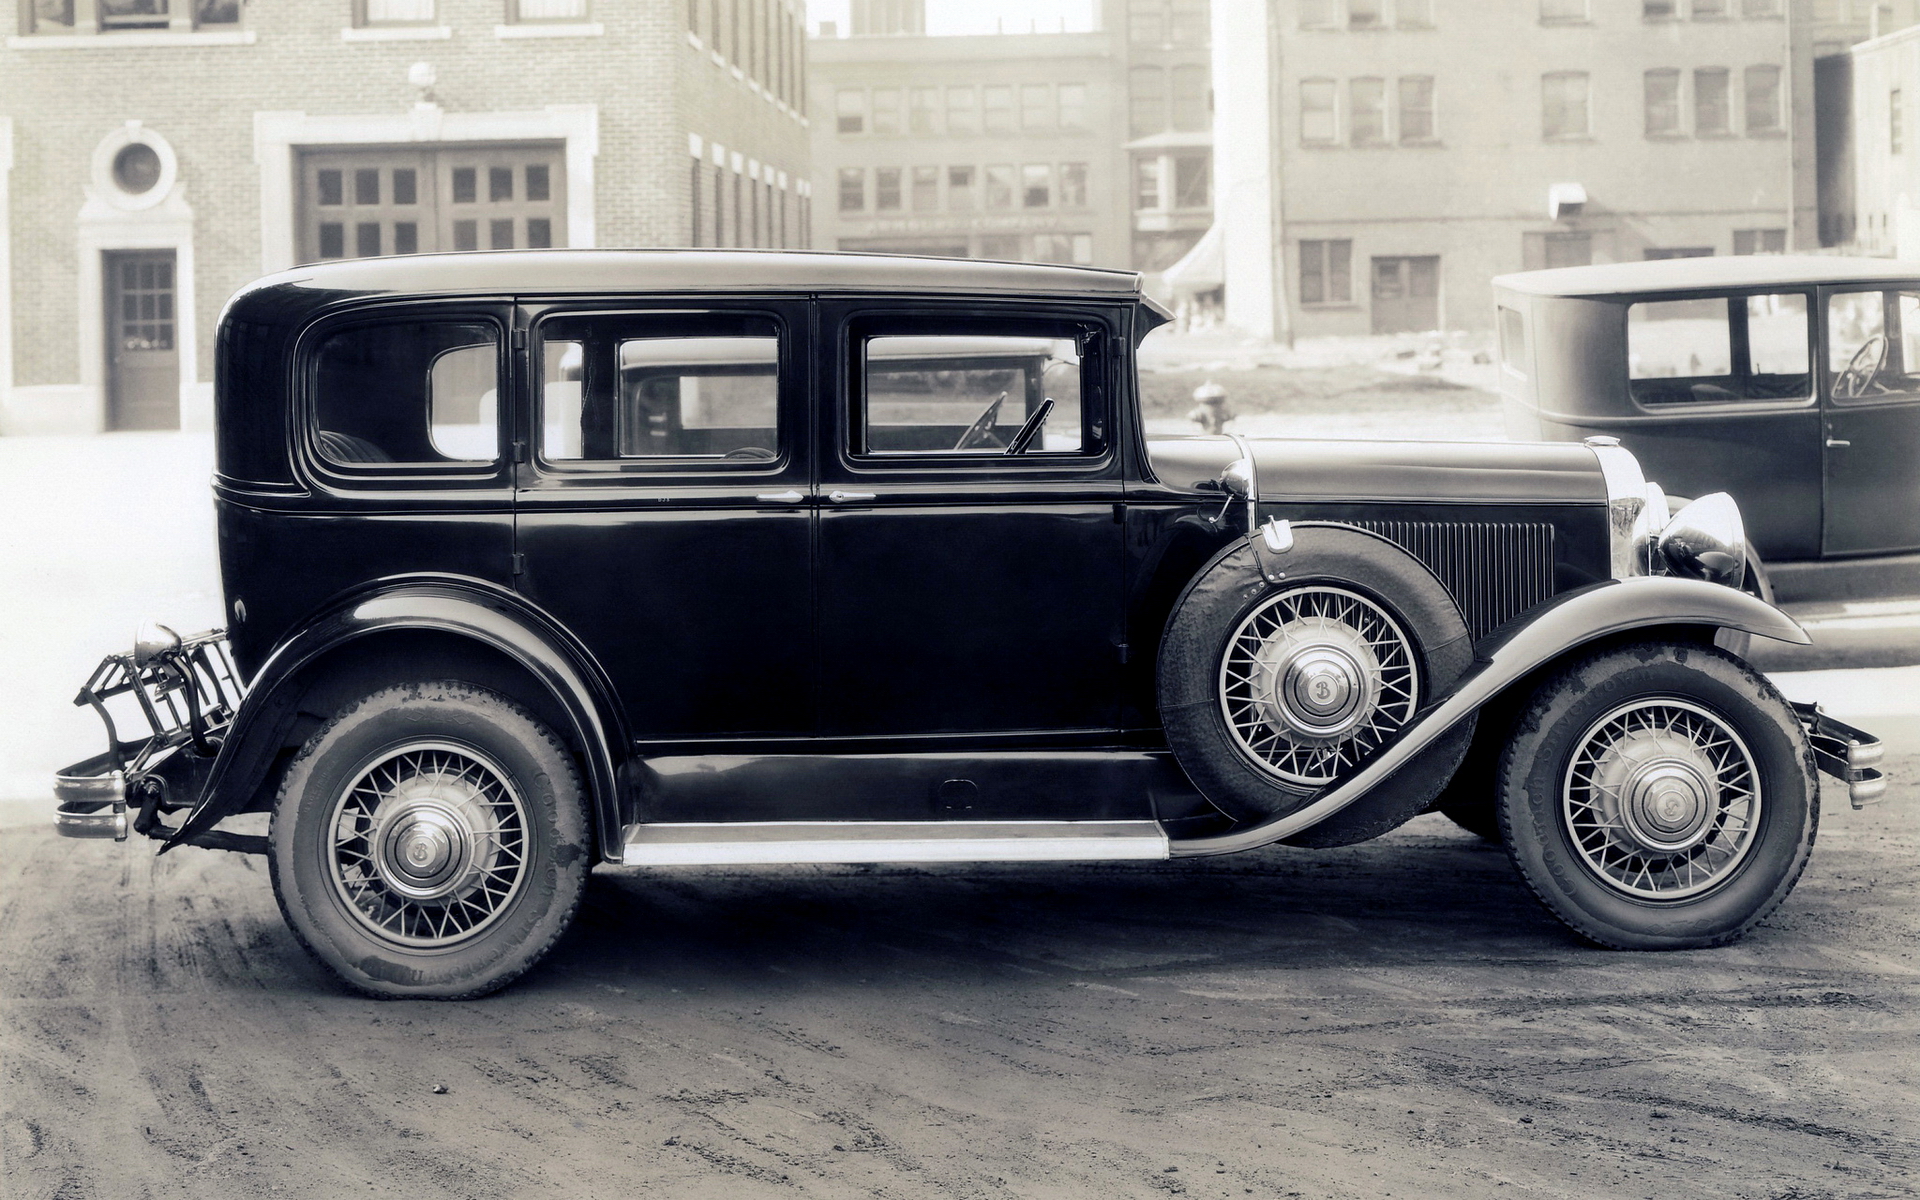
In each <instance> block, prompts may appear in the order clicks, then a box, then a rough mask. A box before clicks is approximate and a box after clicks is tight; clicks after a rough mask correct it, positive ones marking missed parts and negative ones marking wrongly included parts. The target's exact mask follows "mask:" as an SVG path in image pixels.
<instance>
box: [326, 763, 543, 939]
mask: <svg viewBox="0 0 1920 1200" xmlns="http://www.w3.org/2000/svg"><path fill="white" fill-rule="evenodd" d="M332 830H333V837H332V847H331V850H332V853H331V866H332V873H333V880H334V885H335V887H336V889H337V890H338V892H339V894H340V896H341V898H342V899H343V900H345V901H346V904H347V911H348V912H349V913H351V914H352V915H353V917H354V918H355V919H356V920H357V921H359V922H360V924H362V925H363V926H365V927H366V928H367V929H369V930H370V931H372V932H373V933H375V934H376V935H378V936H380V937H382V938H384V939H386V940H388V941H394V942H399V943H401V944H403V945H407V946H415V947H420V946H426V947H441V946H448V945H452V944H454V943H456V942H459V941H462V940H464V939H466V938H468V937H471V936H473V935H474V934H476V933H478V932H479V931H480V930H481V929H482V928H484V927H485V926H487V925H489V924H491V923H492V922H493V921H494V920H495V919H497V918H498V917H499V915H500V914H501V913H502V912H503V911H505V909H506V906H507V905H508V903H510V902H511V901H512V899H513V897H514V896H515V895H517V894H518V893H519V890H520V887H521V884H522V882H523V877H524V874H525V861H526V848H527V844H526V843H527V814H526V806H525V804H524V803H523V802H522V801H521V799H520V795H519V793H518V791H516V790H515V789H514V788H513V787H512V785H511V784H510V783H509V782H508V779H507V775H506V773H505V772H504V771H502V770H501V769H500V768H499V767H498V766H497V765H496V764H495V763H493V761H492V760H490V759H488V758H486V757H485V756H484V755H481V754H479V753H478V752H476V751H473V750H471V749H467V748H464V747H458V746H453V745H448V744H441V743H423V744H416V745H412V746H408V747H405V748H402V749H401V750H398V751H394V752H391V753H388V754H386V755H384V756H382V757H381V758H379V759H377V760H376V761H374V762H373V763H371V764H370V765H368V766H367V767H365V768H364V769H362V771H361V772H360V774H359V775H358V776H357V777H356V778H355V780H354V782H353V784H352V785H351V786H349V787H348V788H347V789H346V791H345V792H344V793H343V794H342V795H341V797H340V799H339V801H338V802H337V803H336V805H335V807H334V818H333V824H332Z"/></svg>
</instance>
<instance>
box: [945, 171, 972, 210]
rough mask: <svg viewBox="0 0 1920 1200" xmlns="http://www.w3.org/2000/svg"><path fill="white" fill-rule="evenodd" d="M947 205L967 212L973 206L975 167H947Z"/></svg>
mask: <svg viewBox="0 0 1920 1200" xmlns="http://www.w3.org/2000/svg"><path fill="white" fill-rule="evenodd" d="M947 207H948V208H950V209H952V210H954V211H955V212H966V211H968V210H969V209H971V208H972V207H973V168H972V167H948V168H947Z"/></svg>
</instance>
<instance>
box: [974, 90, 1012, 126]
mask: <svg viewBox="0 0 1920 1200" xmlns="http://www.w3.org/2000/svg"><path fill="white" fill-rule="evenodd" d="M983 91H984V92H985V93H986V102H985V104H984V105H983V108H984V109H985V111H984V113H983V114H982V115H983V116H984V117H985V118H986V119H985V122H984V125H985V128H986V131H987V132H988V133H1012V132H1013V89H1012V88H1011V87H1008V86H1006V85H1004V84H997V85H995V86H992V87H988V88H985V89H983Z"/></svg>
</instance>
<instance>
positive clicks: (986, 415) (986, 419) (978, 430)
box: [953, 392, 1007, 450]
mask: <svg viewBox="0 0 1920 1200" xmlns="http://www.w3.org/2000/svg"><path fill="white" fill-rule="evenodd" d="M1006 399H1007V394H1006V393H1005V392H1001V393H1000V394H999V395H998V396H995V397H994V398H993V403H992V404H989V405H987V407H986V409H985V410H984V411H982V412H981V414H980V415H979V416H977V417H975V418H974V419H973V424H971V425H969V426H967V431H966V432H965V433H963V434H961V435H960V440H959V441H957V442H955V443H954V444H953V448H954V449H955V450H971V449H973V448H974V447H975V446H978V445H982V444H991V445H995V446H1004V445H1006V443H1005V442H1003V441H1001V440H1000V435H999V434H996V433H995V432H994V431H993V419H994V418H995V417H997V416H999V415H1000V406H1001V405H1002V404H1004V403H1006Z"/></svg>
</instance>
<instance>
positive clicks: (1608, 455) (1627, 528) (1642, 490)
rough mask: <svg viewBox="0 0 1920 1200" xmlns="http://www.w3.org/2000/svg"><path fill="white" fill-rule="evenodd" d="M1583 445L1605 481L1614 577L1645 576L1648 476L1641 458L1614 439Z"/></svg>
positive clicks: (1646, 563) (1646, 572)
mask: <svg viewBox="0 0 1920 1200" xmlns="http://www.w3.org/2000/svg"><path fill="white" fill-rule="evenodd" d="M1585 444H1586V447H1587V449H1589V450H1591V451H1593V457H1594V458H1595V459H1596V460H1598V461H1599V463H1600V474H1601V476H1602V477H1603V478H1604V479H1605V480H1606V481H1607V545H1608V552H1609V555H1610V558H1611V563H1610V565H1611V568H1612V571H1613V577H1614V578H1615V579H1629V578H1631V577H1633V576H1635V575H1646V574H1648V573H1649V567H1648V562H1647V559H1646V544H1647V543H1648V541H1649V538H1648V535H1647V530H1646V527H1645V522H1644V520H1643V518H1644V517H1645V516H1646V515H1647V477H1646V476H1645V475H1644V474H1642V473H1641V471H1640V460H1639V459H1637V458H1635V457H1634V456H1633V453H1632V451H1630V450H1628V449H1627V448H1626V447H1624V446H1622V445H1620V443H1619V442H1618V441H1616V440H1615V439H1613V438H1588V439H1587V440H1586V443H1585Z"/></svg>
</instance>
